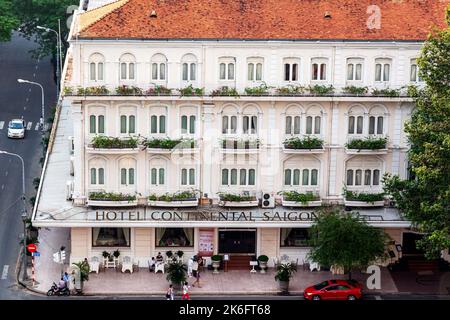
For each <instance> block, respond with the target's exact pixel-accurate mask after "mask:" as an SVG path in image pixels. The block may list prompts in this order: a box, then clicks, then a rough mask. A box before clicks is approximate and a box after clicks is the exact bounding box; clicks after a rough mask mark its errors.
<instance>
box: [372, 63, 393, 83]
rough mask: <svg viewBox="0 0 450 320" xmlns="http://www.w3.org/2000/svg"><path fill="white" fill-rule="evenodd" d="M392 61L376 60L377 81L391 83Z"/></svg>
mask: <svg viewBox="0 0 450 320" xmlns="http://www.w3.org/2000/svg"><path fill="white" fill-rule="evenodd" d="M391 65H392V59H386V58H379V59H375V81H377V82H389V79H390V75H391Z"/></svg>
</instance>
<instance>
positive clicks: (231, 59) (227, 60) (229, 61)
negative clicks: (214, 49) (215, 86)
mask: <svg viewBox="0 0 450 320" xmlns="http://www.w3.org/2000/svg"><path fill="white" fill-rule="evenodd" d="M222 64H224V65H225V74H224V75H225V77H224V78H222V77H221V76H222V71H221V68H222ZM230 64H232V65H233V73H232V77H230ZM218 67H219V70H218V71H219V74H218V79H219V81H220V82H234V81H236V58H235V57H221V58H219V64H218Z"/></svg>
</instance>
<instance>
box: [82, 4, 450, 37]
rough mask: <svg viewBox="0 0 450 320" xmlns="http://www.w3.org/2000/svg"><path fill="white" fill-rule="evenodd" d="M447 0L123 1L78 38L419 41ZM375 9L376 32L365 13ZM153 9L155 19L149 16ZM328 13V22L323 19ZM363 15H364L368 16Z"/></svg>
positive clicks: (438, 20) (441, 20)
mask: <svg viewBox="0 0 450 320" xmlns="http://www.w3.org/2000/svg"><path fill="white" fill-rule="evenodd" d="M449 3H450V0H128V1H125V3H123V4H122V5H121V6H119V7H118V6H117V5H116V6H112V8H111V10H110V11H108V12H106V13H105V12H104V10H103V11H102V10H99V12H102V13H101V15H100V14H99V17H98V19H93V20H92V21H93V22H91V23H89V24H87V25H84V26H81V28H80V29H81V30H80V32H79V37H80V38H128V39H323V40H326V39H328V40H424V39H426V36H427V34H428V33H429V31H430V28H431V27H432V26H433V25H437V26H439V27H440V28H443V27H445V26H446V23H445V8H446V6H447V5H448V4H449ZM371 5H377V6H378V8H379V13H380V15H381V20H380V22H381V26H380V28H369V27H368V24H369V26H375V25H376V21H374V20H371V19H370V17H371V16H375V15H376V14H377V11H376V10H377V8H376V7H374V8H375V11H368V10H370V6H371ZM153 10H155V12H156V14H157V17H150V13H151V12H152V11H153ZM325 12H329V14H330V15H331V18H326V17H325ZM368 12H369V13H368Z"/></svg>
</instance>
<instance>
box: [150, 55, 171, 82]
mask: <svg viewBox="0 0 450 320" xmlns="http://www.w3.org/2000/svg"><path fill="white" fill-rule="evenodd" d="M151 65H152V68H151V69H152V80H155V81H165V80H166V79H167V58H166V56H164V55H163V54H160V53H158V54H155V55H153V56H152V59H151Z"/></svg>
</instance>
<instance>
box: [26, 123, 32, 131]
mask: <svg viewBox="0 0 450 320" xmlns="http://www.w3.org/2000/svg"><path fill="white" fill-rule="evenodd" d="M32 125H33V122H28V123H27V130H30V129H31V126H32Z"/></svg>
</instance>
